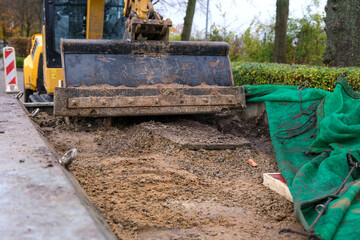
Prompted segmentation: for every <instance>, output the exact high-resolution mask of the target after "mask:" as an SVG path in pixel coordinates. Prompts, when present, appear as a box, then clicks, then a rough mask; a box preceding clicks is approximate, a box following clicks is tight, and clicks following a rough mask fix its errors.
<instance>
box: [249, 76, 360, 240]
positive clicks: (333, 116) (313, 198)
mask: <svg viewBox="0 0 360 240" xmlns="http://www.w3.org/2000/svg"><path fill="white" fill-rule="evenodd" d="M245 90H246V95H247V101H249V102H262V101H263V102H265V104H266V110H267V114H268V119H269V127H270V135H271V138H272V142H273V146H274V151H275V153H276V158H277V163H278V166H279V169H280V171H281V173H282V175H283V176H284V178H285V179H286V181H287V183H288V186H289V189H290V192H291V194H292V196H293V199H294V207H295V215H296V217H297V218H298V219H299V220H300V221H301V223H302V224H303V225H304V227H305V228H306V229H307V230H309V227H310V226H311V225H312V223H313V222H314V220H315V219H316V217H317V216H318V212H317V211H316V210H315V207H316V206H317V205H319V204H325V202H326V201H327V200H328V199H329V198H331V199H334V200H333V201H331V202H330V205H329V207H328V208H327V210H326V212H325V214H324V215H322V217H321V218H320V220H319V221H318V222H317V224H316V225H315V226H313V230H314V232H315V234H316V235H317V236H318V237H320V238H322V239H324V240H325V239H360V194H359V192H360V177H359V176H360V171H359V170H355V171H354V172H353V174H352V175H351V176H350V177H349V179H348V181H347V182H346V185H345V187H344V188H343V189H342V191H340V193H339V194H336V192H337V189H338V188H339V186H340V185H341V184H342V182H343V181H344V180H345V178H346V176H347V175H348V174H349V171H350V167H351V165H350V166H349V163H348V158H347V154H351V155H352V156H353V157H354V159H355V161H360V94H359V93H357V92H354V91H353V90H352V89H351V88H350V86H349V85H348V84H347V82H346V80H345V79H343V78H340V79H338V81H337V82H336V88H335V90H334V92H327V91H324V90H320V89H301V91H300V90H299V89H298V88H297V87H294V86H274V85H260V86H245ZM300 98H301V100H300ZM300 103H301V104H300ZM312 110H313V111H312ZM315 119H316V120H317V121H314V120H315ZM289 129H295V130H293V131H291V130H290V131H283V130H289ZM279 131H280V132H279ZM296 133H301V134H300V135H298V136H296V135H297V134H296ZM319 209H321V208H318V210H319ZM310 230H311V229H310Z"/></svg>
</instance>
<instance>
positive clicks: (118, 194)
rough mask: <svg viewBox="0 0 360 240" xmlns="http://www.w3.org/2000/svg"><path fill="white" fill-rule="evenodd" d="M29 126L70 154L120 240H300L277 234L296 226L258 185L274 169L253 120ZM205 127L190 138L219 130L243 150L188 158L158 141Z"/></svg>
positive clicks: (288, 208) (284, 204) (285, 205)
mask: <svg viewBox="0 0 360 240" xmlns="http://www.w3.org/2000/svg"><path fill="white" fill-rule="evenodd" d="M34 120H35V122H36V123H37V124H38V125H39V126H40V128H41V131H42V132H43V133H44V135H45V136H46V137H47V138H48V139H49V140H50V142H51V143H52V144H53V145H54V147H55V149H56V150H57V151H58V152H59V154H63V153H65V152H66V151H67V150H69V149H71V148H77V150H78V154H79V155H78V157H77V159H76V160H75V161H74V162H73V163H72V165H71V166H70V170H71V171H72V173H73V174H74V175H75V176H76V177H77V179H78V181H79V182H80V184H81V185H82V187H83V188H84V189H85V191H86V192H87V194H88V195H89V197H90V198H91V199H92V201H93V202H94V204H95V205H96V207H97V208H98V209H99V210H100V211H101V213H102V214H103V216H104V218H105V219H106V221H107V222H108V224H109V226H110V227H111V228H112V230H113V231H114V233H115V234H116V235H117V237H118V238H119V239H306V238H304V237H301V236H299V235H291V234H282V235H279V234H278V231H279V230H280V229H282V228H284V227H291V228H293V229H296V230H303V228H302V226H301V224H300V223H299V222H298V221H297V220H296V219H295V217H294V216H293V204H292V203H291V202H289V201H287V200H286V199H285V198H283V197H281V196H279V195H278V194H276V193H274V192H272V191H271V190H269V189H267V188H266V187H264V186H263V185H262V173H265V172H277V171H278V169H277V166H276V162H275V157H274V153H273V151H272V145H271V141H270V138H269V133H268V130H267V128H266V127H264V126H262V125H261V124H259V121H257V119H249V120H244V119H241V118H239V117H237V116H236V115H227V114H223V115H211V116H196V117H164V118H118V119H114V120H113V126H112V127H110V128H108V129H105V127H104V123H103V120H102V119H91V118H90V119H86V118H83V119H77V118H73V119H71V124H70V125H66V124H65V123H64V121H63V119H61V118H54V117H49V116H47V115H46V114H45V113H41V114H39V115H38V116H37V117H36V118H35V119H34ZM184 122H186V124H185V125H188V127H190V128H186V127H184ZM203 124H205V125H206V126H207V128H208V127H210V128H211V129H212V130H208V129H207V130H206V131H202V132H201V131H200V132H196V134H195V135H196V138H197V139H198V138H203V139H206V138H209V139H210V137H209V136H207V135H206V132H209V133H211V134H214V131H218V130H219V131H221V132H222V133H224V135H223V136H227V137H224V139H225V140H224V141H225V142H226V139H228V138H229V137H230V138H231V139H237V138H239V139H240V138H244V139H246V140H248V141H249V142H250V143H251V145H249V144H240V145H239V147H237V148H236V149H224V150H205V149H198V150H191V149H189V148H188V147H186V146H184V145H182V144H179V142H174V141H171V140H169V139H168V138H165V137H163V136H164V134H159V129H160V133H161V129H163V131H164V133H167V134H169V131H168V130H167V128H168V127H169V126H171V127H172V128H174V126H175V128H178V129H181V132H183V134H184V136H186V137H187V138H189V136H191V134H190V133H191V132H194V130H193V129H194V128H198V129H199V128H201V127H202V126H204V125H203ZM149 125H151V126H159V127H158V128H156V129H157V130H156V131H153V130H151V129H150V130H149V127H146V126H149ZM164 126H165V127H164ZM191 129H192V130H191ZM177 134H178V136H177V138H178V137H179V132H177ZM202 134H203V136H202ZM219 134H220V133H219ZM165 135H166V134H165ZM230 135H231V136H230ZM180 136H181V135H180ZM220 139H221V138H220ZM217 141H218V140H217ZM210 142H211V141H210ZM245 142H246V141H245ZM249 158H252V159H254V161H255V162H257V163H258V164H259V166H258V167H257V168H254V167H251V166H250V165H249V164H248V163H247V160H248V159H249Z"/></svg>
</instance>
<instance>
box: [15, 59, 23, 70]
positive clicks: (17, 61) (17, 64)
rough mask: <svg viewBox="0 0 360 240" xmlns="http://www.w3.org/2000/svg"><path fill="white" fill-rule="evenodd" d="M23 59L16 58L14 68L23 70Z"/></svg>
mask: <svg viewBox="0 0 360 240" xmlns="http://www.w3.org/2000/svg"><path fill="white" fill-rule="evenodd" d="M24 59H25V58H24V57H16V67H17V68H23V67H24Z"/></svg>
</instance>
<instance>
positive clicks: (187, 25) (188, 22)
mask: <svg viewBox="0 0 360 240" xmlns="http://www.w3.org/2000/svg"><path fill="white" fill-rule="evenodd" d="M195 6H196V0H188V4H187V8H186V15H185V18H184V28H183V31H182V33H181V41H189V40H190V34H191V27H192V23H193V19H194V13H195Z"/></svg>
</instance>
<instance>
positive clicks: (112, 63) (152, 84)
mask: <svg viewBox="0 0 360 240" xmlns="http://www.w3.org/2000/svg"><path fill="white" fill-rule="evenodd" d="M228 53H229V45H228V44H227V43H213V42H206V43H204V42H161V41H144V42H141V41H138V42H132V43H131V42H128V41H120V40H62V41H61V54H62V61H63V71H64V74H63V75H64V85H65V86H64V87H58V88H56V89H55V93H54V114H55V115H58V116H93V117H99V116H103V117H111V116H144V115H173V114H201V113H216V112H220V111H222V110H224V109H229V108H239V107H245V94H244V89H243V88H242V87H234V82H233V77H232V70H231V65H230V61H229V56H228Z"/></svg>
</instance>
